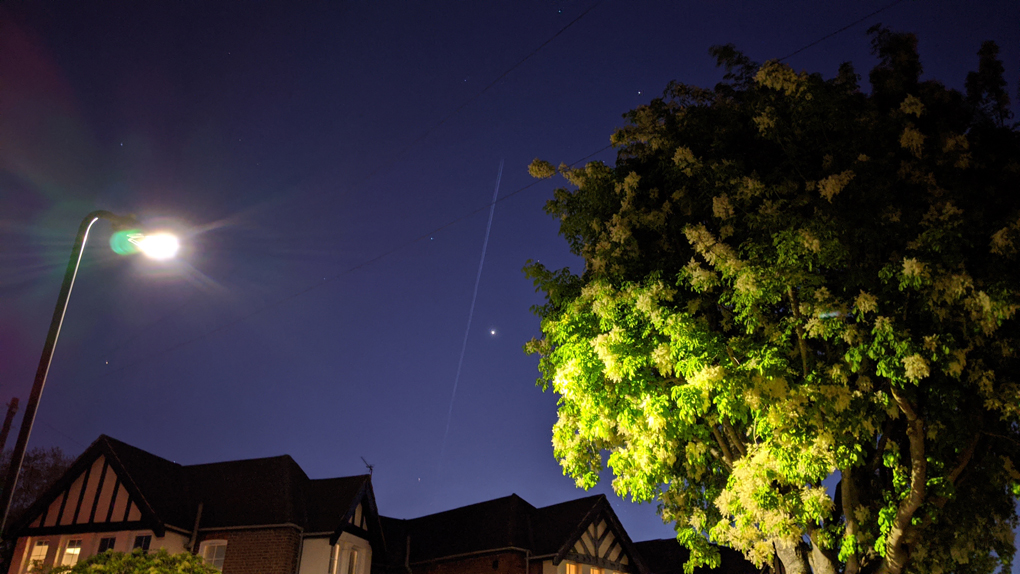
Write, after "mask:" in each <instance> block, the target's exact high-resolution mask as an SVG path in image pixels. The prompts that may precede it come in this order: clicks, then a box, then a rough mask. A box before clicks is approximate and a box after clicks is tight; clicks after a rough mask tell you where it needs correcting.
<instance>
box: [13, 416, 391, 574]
mask: <svg viewBox="0 0 1020 574" xmlns="http://www.w3.org/2000/svg"><path fill="white" fill-rule="evenodd" d="M9 532H10V533H12V534H14V535H15V536H16V537H17V545H16V548H15V553H14V559H13V561H12V564H11V567H10V570H9V573H10V574H25V573H26V572H27V571H28V570H29V569H30V568H31V566H32V563H33V562H38V563H39V564H40V565H42V566H58V565H71V564H74V563H75V562H76V561H77V560H79V559H82V558H86V557H88V556H91V555H94V554H98V553H101V552H103V551H105V550H115V551H124V552H128V551H131V550H132V549H134V548H142V549H144V550H154V549H157V548H165V549H166V550H168V551H170V552H186V551H187V552H193V553H196V554H199V555H201V556H202V557H203V558H205V559H206V562H207V563H209V564H211V565H213V566H215V567H216V568H219V569H220V570H222V571H223V572H225V573H226V574H295V573H299V574H301V573H306V572H307V573H309V574H370V571H371V570H370V569H371V563H372V554H373V548H374V547H375V548H379V547H380V546H381V545H382V543H383V538H382V528H381V527H380V525H379V514H378V510H377V509H376V506H375V495H374V493H373V491H372V483H371V479H370V477H369V476H368V475H362V476H351V477H341V478H330V479H320V480H312V479H309V478H308V476H307V475H306V474H305V473H304V471H303V470H302V469H301V467H300V466H298V464H297V463H296V462H294V460H293V459H292V458H291V457H289V456H286V455H284V456H277V457H269V458H261V459H251V460H240V461H230V462H221V463H210V464H198V465H190V466H182V465H180V464H177V463H174V462H171V461H169V460H166V459H163V458H160V457H157V456H155V455H152V454H150V453H148V452H145V451H144V450H141V449H138V448H136V447H133V446H130V445H127V444H125V443H122V442H120V441H117V440H114V439H112V438H110V437H107V436H101V437H100V438H99V439H98V440H96V442H94V443H93V444H92V445H91V446H90V447H89V448H88V449H86V451H85V452H84V453H83V454H82V455H81V456H79V457H78V459H77V460H76V461H75V462H74V464H73V465H72V466H71V468H70V469H69V470H68V471H67V472H66V473H65V474H64V476H62V477H61V478H60V480H59V481H57V483H56V484H55V485H53V487H51V488H50V489H49V490H48V491H47V492H46V494H44V495H43V496H42V497H41V498H40V499H39V500H38V501H37V502H36V503H35V504H34V505H33V506H32V507H31V508H29V510H28V511H26V513H25V514H24V516H23V518H22V519H21V520H20V521H19V522H17V523H16V524H14V525H13V526H12V528H11V530H10V531H9Z"/></svg>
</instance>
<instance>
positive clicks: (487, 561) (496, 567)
mask: <svg viewBox="0 0 1020 574" xmlns="http://www.w3.org/2000/svg"><path fill="white" fill-rule="evenodd" d="M411 572H412V574H528V572H527V559H526V558H525V555H524V552H523V551H520V552H498V553H492V554H483V555H480V556H468V557H465V558H460V559H454V560H446V561H443V562H435V563H430V564H412V565H411ZM225 574H226V573H225Z"/></svg>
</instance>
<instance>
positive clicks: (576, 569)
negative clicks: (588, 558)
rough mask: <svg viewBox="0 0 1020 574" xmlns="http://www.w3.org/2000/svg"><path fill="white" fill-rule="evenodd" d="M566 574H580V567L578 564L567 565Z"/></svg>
mask: <svg viewBox="0 0 1020 574" xmlns="http://www.w3.org/2000/svg"><path fill="white" fill-rule="evenodd" d="M567 574H581V566H580V565H578V564H571V563H569V562H568V563H567Z"/></svg>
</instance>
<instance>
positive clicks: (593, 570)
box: [591, 566, 602, 574]
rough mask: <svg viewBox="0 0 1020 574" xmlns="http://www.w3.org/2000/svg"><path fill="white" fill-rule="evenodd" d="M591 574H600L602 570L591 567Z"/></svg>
mask: <svg viewBox="0 0 1020 574" xmlns="http://www.w3.org/2000/svg"><path fill="white" fill-rule="evenodd" d="M591 574H602V569H601V568H596V567H594V566H592V567H591Z"/></svg>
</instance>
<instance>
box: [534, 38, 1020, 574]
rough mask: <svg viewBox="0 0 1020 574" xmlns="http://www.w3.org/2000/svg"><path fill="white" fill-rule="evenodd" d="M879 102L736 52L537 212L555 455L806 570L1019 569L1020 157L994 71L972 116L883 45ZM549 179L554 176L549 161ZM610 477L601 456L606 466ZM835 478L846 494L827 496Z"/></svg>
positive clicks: (709, 554)
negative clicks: (573, 264) (559, 247)
mask: <svg viewBox="0 0 1020 574" xmlns="http://www.w3.org/2000/svg"><path fill="white" fill-rule="evenodd" d="M869 33H870V36H871V41H872V45H873V49H874V52H875V54H876V55H877V56H878V58H879V63H878V65H877V66H876V67H875V68H874V69H873V70H871V72H870V75H869V80H870V91H867V92H866V91H864V90H862V89H861V86H860V78H859V76H858V75H857V73H856V72H855V71H854V68H853V67H852V66H851V65H850V64H843V65H842V66H841V67H840V68H839V72H838V74H837V75H836V76H835V77H833V78H829V79H825V78H823V77H822V76H821V75H820V74H810V73H806V72H796V71H794V70H793V69H791V68H790V67H789V66H787V65H784V64H782V63H780V62H777V61H770V62H766V63H765V64H763V65H759V64H756V63H754V62H752V61H750V59H748V58H747V57H746V56H744V55H743V54H741V53H740V52H738V51H737V50H736V49H735V48H734V47H733V46H729V45H728V46H722V47H716V48H713V49H712V50H711V53H712V55H713V56H714V57H715V58H716V59H717V60H718V62H719V64H720V65H721V66H722V67H724V68H725V70H726V74H725V76H724V78H725V80H724V81H723V82H721V83H719V84H718V85H716V86H715V87H714V88H712V89H705V88H700V87H695V86H690V85H685V84H681V83H672V84H671V85H670V86H669V87H668V88H667V89H666V91H665V93H664V95H663V97H661V98H657V99H654V100H653V101H652V102H650V103H649V104H647V105H644V106H641V107H638V108H637V109H635V110H633V111H631V112H629V113H628V114H626V116H625V117H626V119H627V125H626V126H625V127H623V128H621V129H619V130H618V131H617V132H616V133H615V134H614V135H613V136H612V142H613V144H614V145H615V146H616V149H617V160H616V163H615V165H614V166H609V165H605V164H603V163H601V162H593V163H589V164H587V165H585V166H584V167H581V168H576V169H572V168H570V167H567V166H564V165H561V166H560V167H559V169H558V171H559V173H560V174H561V175H562V176H563V177H565V179H566V181H567V184H568V185H567V186H566V187H564V188H561V189H557V190H556V192H555V195H554V198H553V199H552V200H550V201H549V202H548V204H547V205H546V211H547V212H548V213H549V214H550V215H553V216H555V217H557V218H558V219H559V221H560V233H561V234H562V235H563V236H564V237H565V238H566V240H567V241H568V243H569V245H570V248H571V250H572V251H573V252H574V253H575V254H577V255H579V256H581V257H583V259H584V263H585V268H584V271H583V272H582V273H579V274H577V273H572V272H571V271H570V270H569V269H560V270H551V269H547V268H545V267H544V266H542V265H541V264H539V263H535V262H529V264H528V266H527V267H526V268H525V270H526V273H527V274H528V275H529V276H530V277H532V278H533V279H534V281H535V284H536V287H537V289H538V290H540V291H541V292H543V293H544V294H545V298H546V303H545V304H544V305H542V306H539V307H537V308H536V309H535V310H536V312H537V313H538V315H539V316H540V317H541V319H542V323H541V325H542V326H541V329H542V337H541V338H540V339H535V340H532V341H531V342H530V343H528V344H527V345H526V350H527V351H528V352H531V353H537V354H538V355H540V357H541V360H540V367H539V368H540V372H541V377H540V378H539V385H540V386H542V387H543V388H547V389H548V388H551V389H552V390H553V391H554V392H555V393H557V394H558V395H559V399H558V401H559V402H558V410H559V420H558V421H557V423H556V424H555V426H554V428H553V447H554V452H555V455H556V457H557V459H558V460H559V462H560V464H561V465H562V467H563V469H564V472H565V473H566V474H568V475H569V476H571V477H573V478H574V479H575V480H576V481H577V484H578V485H579V486H582V487H586V488H588V487H591V486H593V485H594V484H595V483H596V482H597V481H598V479H599V473H600V471H601V470H602V469H603V464H604V463H605V462H608V465H609V466H610V467H611V468H612V470H613V473H614V475H615V479H614V481H613V486H614V488H615V490H616V491H617V492H618V493H620V494H621V495H630V496H631V497H633V498H634V499H635V500H638V501H652V500H655V501H657V502H658V505H659V510H660V513H661V515H662V517H663V519H664V520H666V521H670V522H673V523H675V525H676V530H677V535H678V539H679V541H680V542H681V543H682V544H684V545H685V546H687V547H688V548H690V549H691V551H692V552H691V556H692V558H691V560H690V561H689V562H688V564H687V565H686V567H687V568H688V572H690V571H691V569H693V567H694V566H695V565H700V564H717V563H718V562H717V561H718V556H717V554H716V553H715V552H714V550H713V546H712V544H711V543H718V544H722V545H726V546H730V547H733V548H736V549H738V550H740V551H742V552H743V553H744V554H745V555H746V556H747V557H748V558H749V559H751V560H753V561H754V562H755V563H757V564H758V565H759V566H762V565H770V566H772V567H773V568H774V569H777V570H778V566H779V563H781V564H782V567H783V568H784V569H785V571H786V572H787V573H789V574H800V573H804V572H809V571H813V572H814V573H815V574H834V573H842V574H857V573H876V572H877V573H883V574H885V573H891V574H899V573H901V572H904V571H906V572H929V573H933V574H939V573H941V572H958V573H973V574H983V573H987V572H992V571H994V570H995V569H996V568H997V567H1002V568H1003V569H1004V571H1008V570H1009V568H1010V565H1011V561H1012V557H1013V553H1014V541H1013V530H1014V528H1015V527H1016V526H1017V513H1016V501H1017V496H1018V495H1020V471H1018V468H1017V467H1018V466H1020V428H1018V424H1020V369H1018V367H1020V363H1018V357H1017V349H1018V347H1020V339H1018V338H1020V330H1018V322H1017V315H1016V314H1017V310H1018V309H1020V256H1018V249H1020V134H1018V131H1017V126H1016V125H1010V124H1009V122H1010V119H1011V115H1010V112H1009V108H1008V105H1009V97H1008V96H1007V94H1006V91H1005V89H1006V88H1005V86H1006V84H1005V82H1004V81H1003V79H1002V71H1003V67H1002V64H1001V63H1000V62H999V61H998V60H997V55H998V48H997V47H996V46H995V44H994V43H991V42H986V43H985V44H984V45H983V46H982V47H981V49H980V51H979V53H978V58H977V64H978V70H977V71H976V72H973V73H971V74H970V75H968V77H967V78H966V93H960V92H958V91H955V90H952V89H947V88H946V87H945V86H944V85H943V84H941V83H939V82H937V81H934V80H922V79H921V73H922V66H921V60H920V57H919V56H918V53H917V50H916V46H917V43H916V39H915V38H914V36H912V35H910V34H902V33H895V32H892V31H889V30H887V29H884V28H881V27H876V28H873V29H872V30H870V31H869ZM530 171H531V173H532V175H534V176H536V177H550V176H552V175H554V174H555V172H556V171H557V169H555V168H554V167H553V166H552V164H550V163H548V162H544V161H540V160H536V161H535V162H534V163H533V164H532V165H531V168H530ZM607 457H608V460H606V458H607ZM837 481H838V482H837Z"/></svg>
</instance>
